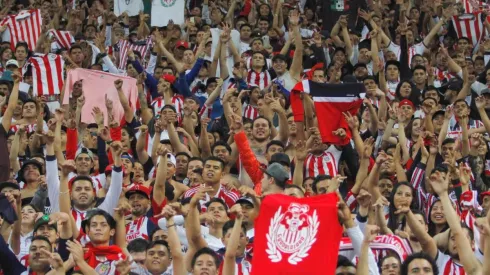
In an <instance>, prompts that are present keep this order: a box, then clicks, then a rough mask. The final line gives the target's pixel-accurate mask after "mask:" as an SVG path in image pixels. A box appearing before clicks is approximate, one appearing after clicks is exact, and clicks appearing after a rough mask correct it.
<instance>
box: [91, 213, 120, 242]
mask: <svg viewBox="0 0 490 275" xmlns="http://www.w3.org/2000/svg"><path fill="white" fill-rule="evenodd" d="M87 227H88V231H87V235H88V236H89V238H90V241H91V242H92V243H96V244H102V243H108V242H109V240H110V238H111V237H112V236H114V234H115V232H116V231H115V230H114V229H111V227H110V226H109V223H108V222H107V220H106V219H105V217H104V216H101V215H97V216H94V217H92V219H91V220H90V223H89V224H88V226H87Z"/></svg>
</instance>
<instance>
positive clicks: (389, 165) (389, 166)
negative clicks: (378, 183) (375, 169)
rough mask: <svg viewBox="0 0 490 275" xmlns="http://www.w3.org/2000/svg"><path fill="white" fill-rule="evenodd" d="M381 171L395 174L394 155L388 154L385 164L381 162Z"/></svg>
mask: <svg viewBox="0 0 490 275" xmlns="http://www.w3.org/2000/svg"><path fill="white" fill-rule="evenodd" d="M380 172H381V173H387V174H390V175H391V174H393V173H394V172H395V162H394V161H393V157H392V156H389V155H388V158H387V159H386V161H385V162H383V164H381V167H380Z"/></svg>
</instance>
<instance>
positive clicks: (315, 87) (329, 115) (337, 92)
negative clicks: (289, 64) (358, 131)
mask: <svg viewBox="0 0 490 275" xmlns="http://www.w3.org/2000/svg"><path fill="white" fill-rule="evenodd" d="M365 92H366V88H365V87H364V84H362V83H342V84H323V83H318V82H314V81H311V80H303V81H302V82H298V84H296V86H295V87H294V88H293V91H292V92H291V107H292V110H293V114H294V121H304V108H303V101H302V99H301V93H307V94H309V95H310V96H312V97H313V102H314V103H315V111H316V113H317V114H325V115H321V116H317V119H318V128H319V130H320V134H321V136H322V141H323V142H324V143H331V144H335V145H346V144H348V143H349V141H350V138H351V137H352V134H351V132H350V130H349V126H348V125H347V121H346V120H345V118H344V115H343V112H349V113H351V114H352V115H353V116H354V115H356V114H357V111H358V110H359V108H360V107H361V104H362V99H361V98H360V94H361V93H365ZM339 128H343V129H345V132H346V137H345V138H340V137H338V136H336V135H334V134H333V131H336V130H337V129H339Z"/></svg>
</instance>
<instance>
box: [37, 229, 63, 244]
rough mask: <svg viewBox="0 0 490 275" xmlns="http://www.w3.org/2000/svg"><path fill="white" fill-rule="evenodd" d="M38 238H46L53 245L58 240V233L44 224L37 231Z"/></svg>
mask: <svg viewBox="0 0 490 275" xmlns="http://www.w3.org/2000/svg"><path fill="white" fill-rule="evenodd" d="M36 236H44V237H46V238H48V240H49V242H50V243H51V244H54V243H55V242H56V240H57V239H58V233H56V230H55V229H54V228H53V227H52V226H49V225H48V224H43V225H41V226H39V227H38V229H37V230H36Z"/></svg>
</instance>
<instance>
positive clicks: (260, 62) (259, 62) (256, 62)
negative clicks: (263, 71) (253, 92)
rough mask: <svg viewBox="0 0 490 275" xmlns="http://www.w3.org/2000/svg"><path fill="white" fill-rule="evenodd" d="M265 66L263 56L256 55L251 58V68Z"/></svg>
mask: <svg viewBox="0 0 490 275" xmlns="http://www.w3.org/2000/svg"><path fill="white" fill-rule="evenodd" d="M264 65H265V59H264V55H262V54H260V53H256V54H254V55H253V56H252V66H254V67H263V66H264Z"/></svg>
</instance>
